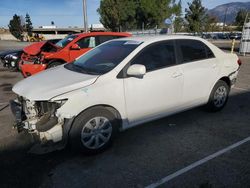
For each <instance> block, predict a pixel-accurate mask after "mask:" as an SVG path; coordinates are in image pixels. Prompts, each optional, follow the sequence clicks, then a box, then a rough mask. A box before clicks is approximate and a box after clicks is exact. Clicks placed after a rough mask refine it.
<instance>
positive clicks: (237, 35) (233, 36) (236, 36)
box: [229, 33, 242, 40]
mask: <svg viewBox="0 0 250 188" xmlns="http://www.w3.org/2000/svg"><path fill="white" fill-rule="evenodd" d="M241 37H242V33H231V34H230V35H229V38H230V39H232V40H233V39H235V40H240V39H241Z"/></svg>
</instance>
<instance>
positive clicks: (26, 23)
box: [25, 13, 33, 37]
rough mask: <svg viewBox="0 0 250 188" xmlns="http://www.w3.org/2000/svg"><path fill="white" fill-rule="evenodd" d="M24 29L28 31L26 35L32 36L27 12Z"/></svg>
mask: <svg viewBox="0 0 250 188" xmlns="http://www.w3.org/2000/svg"><path fill="white" fill-rule="evenodd" d="M25 31H26V32H27V33H28V36H30V37H31V36H32V31H33V26H32V22H31V19H30V15H29V14H28V13H27V14H26V16H25Z"/></svg>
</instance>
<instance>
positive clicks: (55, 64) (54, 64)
mask: <svg viewBox="0 0 250 188" xmlns="http://www.w3.org/2000/svg"><path fill="white" fill-rule="evenodd" d="M62 64H63V63H62V62H59V61H53V62H50V63H49V64H48V66H47V69H50V68H52V67H57V66H59V65H62Z"/></svg>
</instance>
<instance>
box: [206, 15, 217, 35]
mask: <svg viewBox="0 0 250 188" xmlns="http://www.w3.org/2000/svg"><path fill="white" fill-rule="evenodd" d="M217 23H218V20H217V18H216V17H215V16H209V15H207V16H206V18H205V25H204V31H206V32H214V31H217V30H219V27H218V26H217Z"/></svg>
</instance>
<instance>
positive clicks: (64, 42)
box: [56, 35, 77, 48]
mask: <svg viewBox="0 0 250 188" xmlns="http://www.w3.org/2000/svg"><path fill="white" fill-rule="evenodd" d="M76 37H77V35H69V36H67V37H65V38H64V39H62V40H60V41H58V42H57V43H56V45H57V46H59V47H61V48H64V47H65V46H67V44H69V43H70V42H71V41H72V40H74V39H75V38H76Z"/></svg>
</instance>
